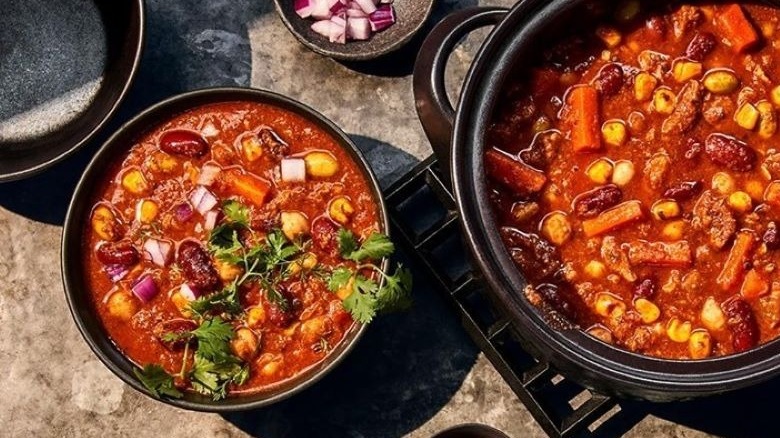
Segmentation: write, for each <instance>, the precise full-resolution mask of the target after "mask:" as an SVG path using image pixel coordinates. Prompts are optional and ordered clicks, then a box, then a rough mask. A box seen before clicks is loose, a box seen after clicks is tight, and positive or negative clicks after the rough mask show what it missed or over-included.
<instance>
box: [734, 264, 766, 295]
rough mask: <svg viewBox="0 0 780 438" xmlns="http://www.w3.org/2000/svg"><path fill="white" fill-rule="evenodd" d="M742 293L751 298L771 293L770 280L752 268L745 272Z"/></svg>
mask: <svg viewBox="0 0 780 438" xmlns="http://www.w3.org/2000/svg"><path fill="white" fill-rule="evenodd" d="M740 293H741V294H742V296H743V297H745V298H747V299H749V300H752V299H755V298H758V297H760V296H763V295H766V294H767V293H769V282H768V281H766V279H765V278H764V277H762V276H761V274H759V273H758V272H756V270H755V269H751V270H749V271H748V272H747V274H745V281H743V282H742V290H740Z"/></svg>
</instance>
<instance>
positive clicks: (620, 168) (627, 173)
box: [612, 160, 636, 187]
mask: <svg viewBox="0 0 780 438" xmlns="http://www.w3.org/2000/svg"><path fill="white" fill-rule="evenodd" d="M635 174H636V170H635V169H634V163H632V162H631V161H628V160H618V161H616V162H615V168H614V170H613V171H612V183H614V184H615V185H617V186H619V187H625V186H627V185H628V183H630V182H631V180H632V179H634V175H635Z"/></svg>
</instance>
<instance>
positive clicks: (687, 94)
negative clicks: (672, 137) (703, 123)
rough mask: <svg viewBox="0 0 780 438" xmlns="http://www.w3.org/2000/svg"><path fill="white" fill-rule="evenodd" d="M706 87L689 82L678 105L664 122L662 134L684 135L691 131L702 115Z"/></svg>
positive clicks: (678, 97)
mask: <svg viewBox="0 0 780 438" xmlns="http://www.w3.org/2000/svg"><path fill="white" fill-rule="evenodd" d="M703 97H704V86H703V85H702V84H700V83H699V82H698V81H693V80H691V81H688V83H686V84H685V86H683V89H682V90H680V94H679V95H678V96H677V105H676V106H675V107H674V111H672V114H670V115H669V117H667V118H666V120H664V123H663V125H662V126H661V132H662V133H664V134H682V133H684V132H685V131H687V130H689V129H691V128H692V127H693V125H694V123H696V119H697V118H698V117H699V114H700V113H701V106H702V99H703Z"/></svg>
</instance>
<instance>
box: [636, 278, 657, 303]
mask: <svg viewBox="0 0 780 438" xmlns="http://www.w3.org/2000/svg"><path fill="white" fill-rule="evenodd" d="M656 292H658V284H657V282H656V279H655V278H654V277H643V278H640V279H639V280H637V282H636V285H635V286H634V296H636V297H637V298H646V299H648V300H652V299H653V297H655V294H656Z"/></svg>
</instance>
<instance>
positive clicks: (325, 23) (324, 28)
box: [311, 20, 336, 38]
mask: <svg viewBox="0 0 780 438" xmlns="http://www.w3.org/2000/svg"><path fill="white" fill-rule="evenodd" d="M333 26H336V23H334V22H332V21H330V20H320V21H315V22H314V24H312V25H311V30H313V31H315V32H317V33H318V34H320V35H322V36H324V37H328V38H330V33H331V31H330V28H331V27H333Z"/></svg>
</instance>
